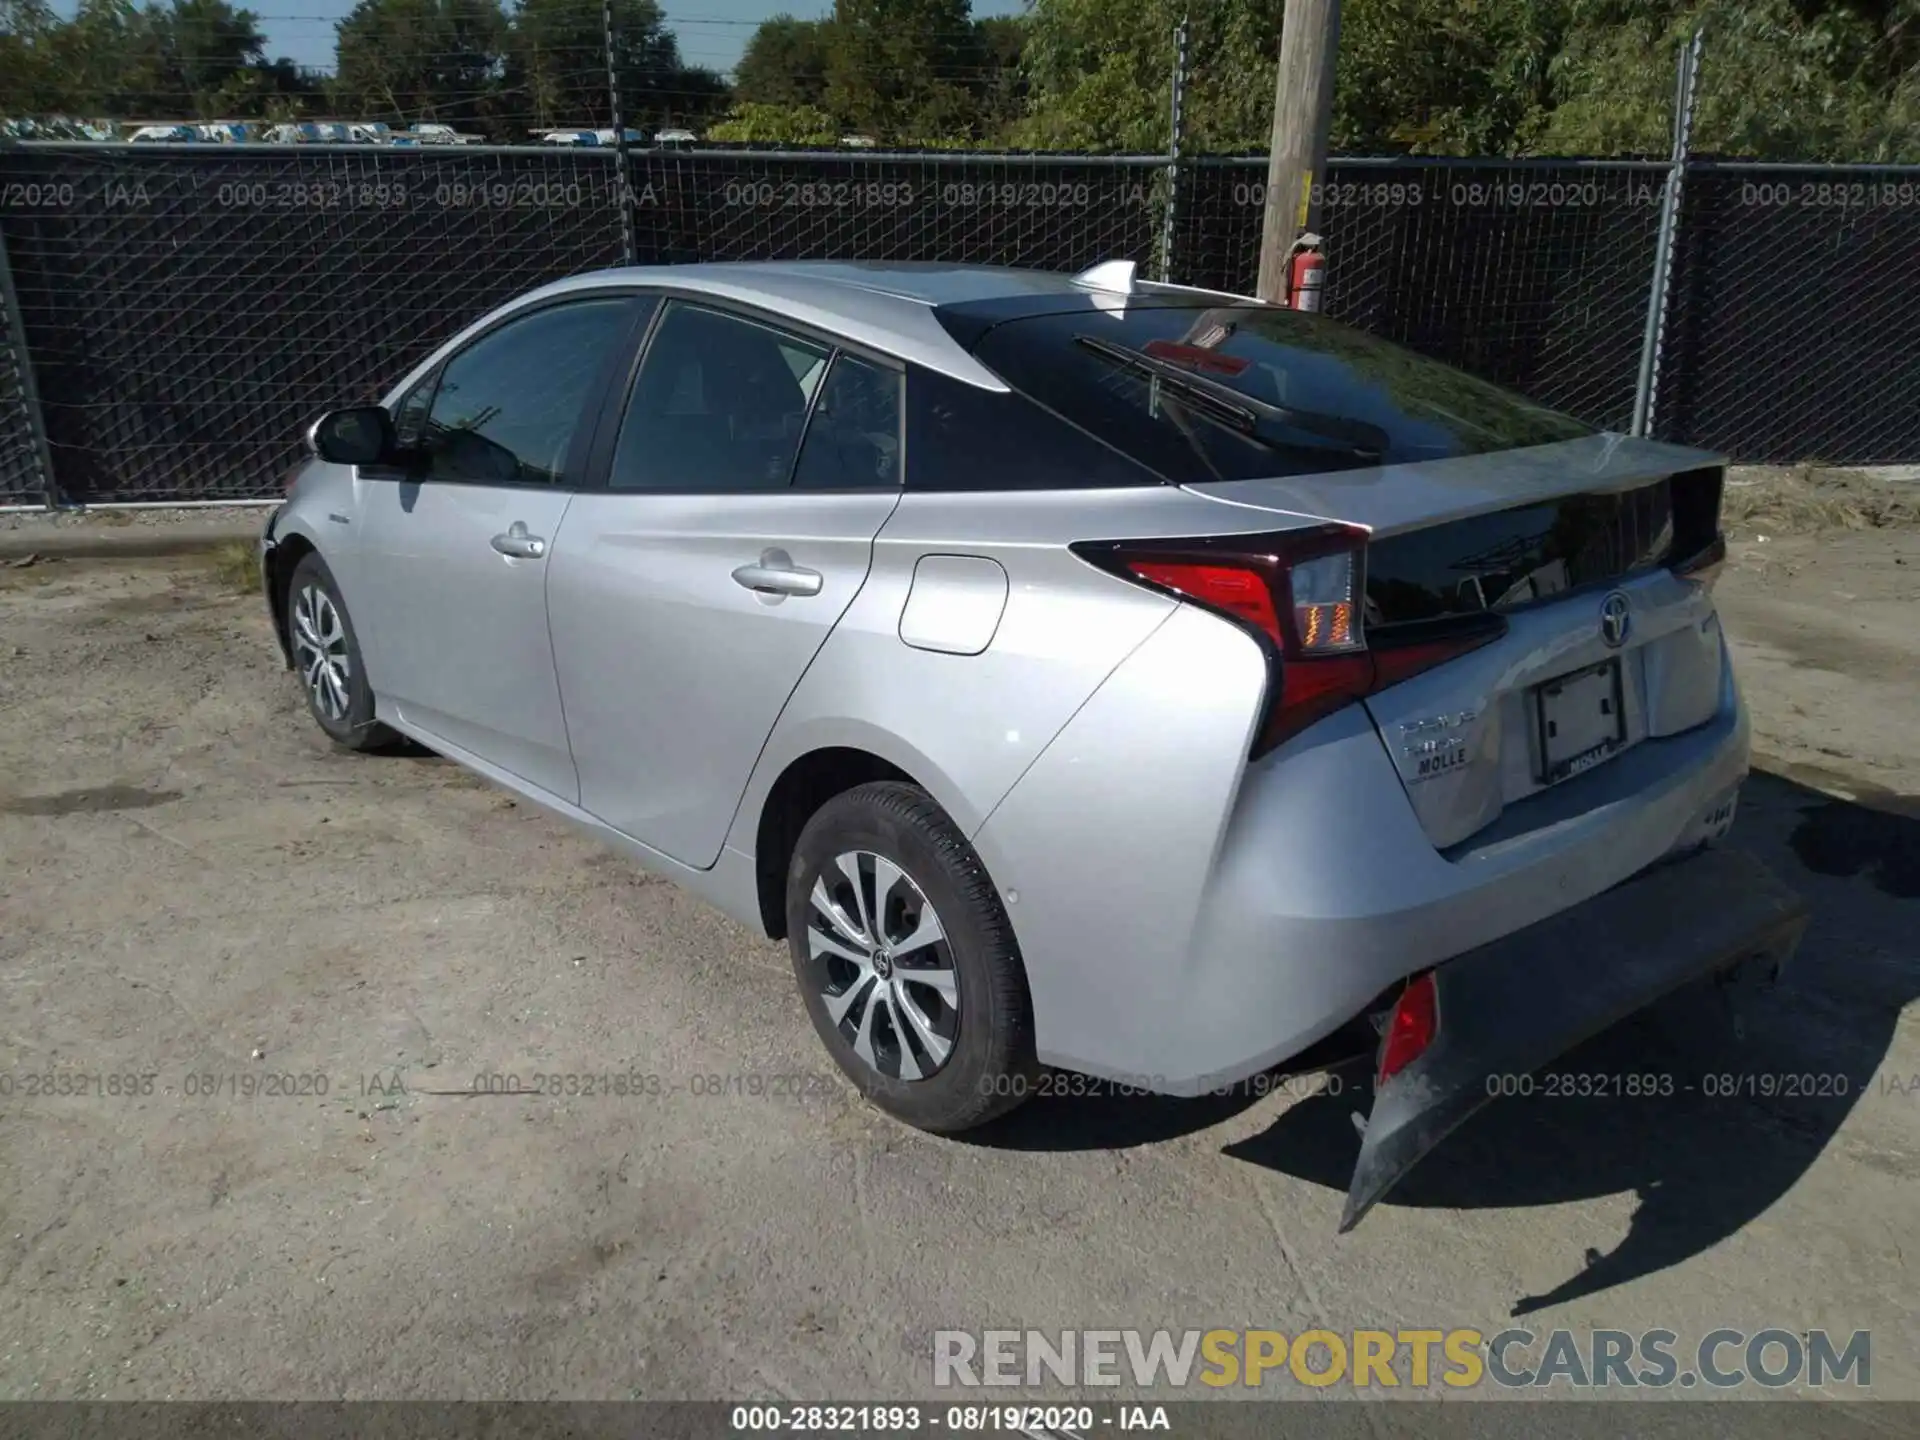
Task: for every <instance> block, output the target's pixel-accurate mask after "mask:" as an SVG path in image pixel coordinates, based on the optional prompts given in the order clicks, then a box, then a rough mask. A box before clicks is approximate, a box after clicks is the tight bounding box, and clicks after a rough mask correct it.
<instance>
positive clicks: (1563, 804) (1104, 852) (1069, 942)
mask: <svg viewBox="0 0 1920 1440" xmlns="http://www.w3.org/2000/svg"><path fill="white" fill-rule="evenodd" d="M1236 646H1244V650H1245V653H1244V654H1242V653H1241V652H1240V651H1239V650H1237V649H1236V648H1235V647H1236ZM1263 683H1264V665H1263V662H1262V661H1261V658H1260V657H1259V655H1258V654H1257V652H1256V651H1255V649H1254V646H1253V644H1252V642H1251V641H1249V640H1246V639H1245V638H1244V637H1243V636H1241V635H1239V633H1238V632H1237V631H1236V630H1235V628H1234V627H1232V626H1229V625H1226V624H1224V623H1221V622H1218V621H1216V620H1214V619H1212V618H1211V617H1208V616H1204V615H1201V614H1200V613H1199V612H1198V611H1197V610H1191V609H1189V610H1183V611H1182V612H1179V613H1176V614H1175V615H1174V616H1173V617H1172V618H1171V619H1170V620H1169V621H1168V622H1167V624H1166V625H1165V626H1164V627H1162V629H1161V630H1160V631H1158V632H1156V634H1155V635H1154V636H1153V637H1152V638H1151V639H1150V640H1148V641H1147V642H1146V643H1145V644H1143V645H1142V646H1141V647H1140V649H1139V650H1137V651H1136V652H1135V653H1134V654H1133V656H1132V657H1130V658H1129V660H1128V661H1127V663H1126V664H1125V665H1123V666H1121V667H1120V669H1119V670H1118V671H1117V672H1116V673H1115V675H1114V676H1113V677H1112V679H1110V680H1109V682H1108V684H1107V685H1106V686H1104V687H1103V688H1102V689H1101V691H1100V692H1098V693H1097V694H1096V695H1095V696H1094V697H1093V698H1092V699H1091V700H1090V701H1089V702H1088V703H1087V704H1086V705H1085V706H1084V707H1083V708H1082V709H1081V711H1080V712H1079V713H1078V714H1077V715H1076V716H1075V717H1074V718H1073V720H1072V721H1071V722H1070V723H1069V724H1068V726H1067V727H1066V728H1065V730H1063V731H1062V732H1061V734H1060V736H1059V737H1057V738H1056V740H1055V741H1054V743H1053V744H1052V745H1050V746H1049V747H1048V749H1047V751H1046V753H1045V754H1043V755H1042V756H1041V758H1040V759H1039V760H1038V761H1036V762H1035V763H1034V765H1033V766H1032V767H1031V769H1030V770H1029V771H1028V772H1027V773H1026V774H1025V775H1024V776H1023V777H1022V778H1021V780H1020V781H1019V783H1018V784H1017V785H1016V786H1015V787H1014V789H1013V790H1012V792H1011V793H1010V794H1009V795H1008V796H1007V798H1006V799H1005V800H1004V801H1003V802H1002V803H1001V805H1000V807H999V808H998V809H996V810H995V811H994V813H993V814H992V815H991V816H989V818H988V819H987V821H986V822H985V824H984V825H982V826H981V827H980V829H979V830H978V831H977V832H976V833H975V835H974V836H973V840H974V844H975V847H976V848H977V849H978V850H979V851H980V854H981V857H982V859H983V860H984V861H985V862H986V865H987V868H988V870H989V872H990V873H991V874H992V875H993V876H994V880H995V883H996V885H997V886H998V887H999V888H1000V889H1001V891H1002V893H1003V895H1006V896H1007V897H1008V911H1007V913H1008V916H1009V918H1010V919H1011V921H1012V923H1013V927H1014V931H1015V933H1016V935H1017V937H1018V939H1019V943H1020V947H1021V953H1022V956H1023V958H1024V960H1025V962H1026V968H1027V976H1028V985H1029V990H1030V993H1031V995H1032V997H1033V1007H1034V1022H1035V1039H1036V1048H1037V1050H1038V1053H1039V1056H1040V1058H1041V1059H1042V1060H1043V1061H1045V1062H1046V1063H1048V1064H1052V1065H1056V1066H1059V1067H1061V1068H1063V1069H1069V1070H1076V1071H1082V1072H1085V1073H1088V1074H1092V1075H1096V1076H1102V1077H1106V1078H1109V1079H1113V1080H1116V1081H1120V1082H1122V1083H1125V1084H1128V1085H1133V1086H1138V1087H1141V1088H1145V1089H1150V1090H1154V1091H1158V1092H1161V1093H1166V1094H1175V1095H1192V1094H1201V1093H1205V1092H1207V1091H1210V1090H1214V1089H1218V1088H1221V1087H1223V1086H1226V1085H1230V1084H1232V1083H1234V1082H1237V1081H1239V1080H1242V1079H1244V1078H1246V1077H1247V1076H1250V1075H1252V1074H1255V1073H1257V1072H1259V1071H1261V1070H1264V1069H1266V1068H1268V1067H1270V1066H1272V1065H1275V1064H1278V1063H1280V1062H1282V1061H1284V1060H1287V1059H1289V1058H1291V1057H1293V1056H1295V1055H1297V1054H1299V1053H1300V1052H1302V1051H1303V1050H1305V1049H1306V1048H1307V1047H1308V1046H1310V1045H1312V1044H1314V1043H1315V1042H1316V1041H1318V1040H1321V1039H1323V1038H1324V1037H1326V1036H1328V1035H1330V1034H1332V1033H1333V1032H1334V1031H1336V1030H1338V1029H1339V1028H1341V1027H1342V1026H1343V1025H1345V1024H1346V1023H1348V1022H1349V1021H1351V1020H1352V1019H1354V1018H1355V1017H1356V1016H1358V1015H1360V1014H1362V1013H1363V1012H1364V1011H1366V1010H1367V1009H1368V1008H1369V1007H1371V1006H1372V1005H1374V1004H1375V1003H1376V1002H1377V1001H1378V1000H1379V997H1381V996H1382V995H1383V994H1387V993H1390V992H1391V991H1392V989H1393V987H1395V986H1396V985H1397V984H1399V983H1400V982H1401V981H1404V980H1405V979H1406V978H1407V977H1408V976H1410V975H1413V974H1415V973H1416V972H1418V971H1421V970H1426V969H1430V968H1432V967H1434V966H1437V965H1441V964H1444V963H1445V962H1448V961H1450V960H1453V959H1455V958H1456V957H1459V956H1463V955H1466V954H1468V953H1470V952H1474V951H1477V950H1478V949H1480V948H1481V947H1483V946H1486V945H1489V944H1493V943H1495V942H1498V941H1501V940H1502V939H1503V938H1506V937H1511V936H1514V935H1516V934H1519V933H1522V932H1525V931H1526V930H1527V929H1528V928H1529V927H1531V926H1535V925H1538V924H1541V923H1543V922H1547V921H1549V920H1550V919H1551V918H1552V917H1554V916H1556V915H1558V914H1560V913H1562V912H1565V911H1567V910H1569V909H1570V908H1575V907H1579V906H1582V905H1583V904H1585V903H1586V902H1588V901H1590V900H1592V899H1593V898H1594V897H1597V896H1602V895H1604V894H1605V893H1606V892H1609V891H1612V890H1613V889H1614V888H1615V887H1617V886H1620V885H1621V884H1623V883H1624V882H1627V881H1629V880H1632V879H1633V878H1634V877H1636V876H1637V875H1639V874H1641V873H1642V872H1643V871H1646V870H1647V869H1648V868H1649V867H1650V866H1653V865H1655V864H1656V863H1657V862H1659V861H1661V860H1664V859H1668V858H1670V857H1673V856H1678V855H1684V854H1687V853H1689V852H1690V851H1693V850H1695V849H1697V848H1698V847H1699V846H1700V845H1701V844H1702V843H1703V842H1704V841H1707V840H1711V839H1713V838H1716V837H1717V836H1718V835H1719V834H1721V833H1723V832H1724V831H1725V829H1726V828H1727V825H1728V823H1729V822H1730V819H1731V814H1732V808H1733V805H1734V802H1735V799H1736V797H1737V794H1738V790H1739V786H1740V783H1741V781H1742V780H1743V778H1744V777H1745V775H1746V772H1747V760H1748V722H1747V717H1746V712H1745V710H1744V708H1743V706H1742V705H1741V703H1740V699H1739V696H1738V693H1737V691H1736V689H1735V687H1734V684H1733V679H1732V672H1731V669H1730V668H1724V667H1723V671H1722V678H1721V695H1720V703H1719V706H1718V708H1717V710H1716V713H1715V714H1714V716H1713V718H1712V719H1711V720H1709V721H1708V722H1707V723H1705V724H1703V725H1699V726H1696V727H1694V728H1693V729H1691V730H1688V731H1686V732H1684V733H1682V734H1678V735H1672V736H1665V737H1660V738H1657V739H1652V740H1645V741H1642V742H1641V743H1640V744H1638V745H1636V746H1634V747H1632V748H1631V749H1629V750H1627V751H1625V752H1623V753H1622V754H1620V755H1618V756H1616V757H1614V758H1613V759H1611V760H1609V761H1608V762H1607V763H1606V764H1604V765H1600V766H1596V767H1594V768H1593V769H1592V770H1589V771H1588V772H1586V773H1585V774H1582V775H1580V776H1578V777H1576V778H1574V779H1571V780H1567V781H1564V782H1562V783H1561V784H1560V785H1558V786H1555V787H1554V788H1553V789H1552V790H1551V791H1549V792H1545V793H1544V794H1543V795H1541V796H1540V797H1537V798H1536V799H1533V800H1529V801H1526V802H1523V803H1522V804H1520V805H1516V806H1513V807H1510V809H1509V812H1508V814H1507V815H1506V816H1505V817H1503V822H1502V823H1500V824H1498V825H1496V826H1494V827H1490V828H1489V830H1488V832H1487V833H1486V834H1485V835H1483V836H1478V837H1475V838H1474V839H1472V840H1470V841H1469V842H1467V843H1466V844H1465V845H1463V846H1455V847H1450V848H1448V849H1447V850H1445V851H1442V850H1439V849H1436V848H1435V846H1434V844H1433V843H1432V841H1431V839H1430V838H1429V837H1428V835H1427V834H1426V833H1425V831H1424V830H1423V829H1422V828H1421V825H1420V823H1419V820H1418V817H1417V816H1416V815H1415V814H1414V812H1413V808H1412V806H1411V805H1410V804H1409V802H1408V799H1407V793H1406V788H1405V786H1404V785H1403V783H1402V781H1401V779H1400V776H1399V774H1398V772H1397V771H1396V770H1395V769H1394V767H1393V765H1392V763H1391V761H1390V760H1389V758H1388V756H1387V753H1386V750H1385V747H1384V746H1383V745H1382V743H1381V740H1380V736H1379V734H1378V733H1377V731H1376V730H1375V728H1374V726H1373V723H1372V722H1371V720H1370V719H1369V718H1368V715H1367V712H1366V711H1365V709H1364V708H1363V707H1360V706H1352V707H1349V708H1347V709H1345V710H1342V711H1340V712H1338V713H1336V714H1334V715H1331V716H1329V717H1328V718H1327V719H1325V720H1323V721H1321V722H1320V723H1319V724H1318V725H1316V726H1314V727H1313V728H1312V729H1310V730H1308V731H1306V732H1304V733H1303V734H1301V735H1299V736H1297V737H1295V739H1293V740H1292V741H1289V742H1288V743H1287V744H1286V745H1285V746H1283V747H1281V749H1279V750H1278V751H1276V752H1274V753H1273V754H1272V755H1269V756H1266V757H1263V758H1262V759H1261V760H1259V761H1256V762H1253V763H1251V764H1249V763H1247V761H1246V759H1245V756H1246V747H1247V745H1248V743H1249V739H1250V736H1249V733H1248V732H1249V728H1250V725H1251V723H1252V717H1253V716H1254V715H1255V714H1257V711H1258V705H1259V696H1260V693H1261V687H1262V685H1263ZM1169 696H1176V697H1181V699H1180V703H1178V704H1170V703H1169V702H1168V701H1167V699H1166V697H1169ZM1582 954H1583V955H1585V957H1586V963H1587V964H1589V965H1592V966H1594V967H1597V968H1600V969H1605V968H1606V967H1608V966H1610V965H1614V964H1618V963H1624V962H1622V961H1621V959H1620V957H1614V956H1610V955H1608V954H1604V953H1599V952H1595V951H1593V950H1590V949H1589V950H1583V951H1582Z"/></svg>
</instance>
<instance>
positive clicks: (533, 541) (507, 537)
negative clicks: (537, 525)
mask: <svg viewBox="0 0 1920 1440" xmlns="http://www.w3.org/2000/svg"><path fill="white" fill-rule="evenodd" d="M493 548H494V549H496V550H498V551H499V552H500V553H501V554H502V555H506V556H510V557H511V558H513V559H515V560H540V559H544V558H545V557H546V553H547V538H546V536H544V535H529V534H528V533H527V522H526V521H524V520H516V521H514V522H513V524H511V525H509V526H508V527H507V533H506V534H504V535H496V536H494V537H493Z"/></svg>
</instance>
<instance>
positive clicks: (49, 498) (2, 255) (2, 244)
mask: <svg viewBox="0 0 1920 1440" xmlns="http://www.w3.org/2000/svg"><path fill="white" fill-rule="evenodd" d="M0 316H4V318H5V322H6V330H7V347H8V349H10V350H11V351H12V352H13V356H12V358H13V369H14V373H15V374H16V375H18V376H19V377H20V382H19V383H20V406H21V408H22V409H23V410H25V411H26V414H27V435H28V438H29V439H30V440H31V442H32V445H33V468H34V469H35V470H36V471H37V472H38V473H39V480H40V493H41V494H42V495H44V496H45V497H46V504H47V509H49V510H57V509H59V508H60V485H59V482H58V481H57V480H55V479H54V478H53V449H52V447H51V446H49V445H48V444H47V425H46V417H45V416H44V415H42V414H41V412H40V388H39V386H38V385H36V384H35V383H34V379H33V353H32V351H31V350H29V349H28V348H27V327H26V322H25V321H24V320H23V319H22V318H21V315H20V293H19V291H17V290H15V289H14V288H13V266H12V265H11V264H10V263H8V260H7V237H6V235H5V234H4V233H0Z"/></svg>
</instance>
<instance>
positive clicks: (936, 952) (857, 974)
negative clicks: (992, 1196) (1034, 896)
mask: <svg viewBox="0 0 1920 1440" xmlns="http://www.w3.org/2000/svg"><path fill="white" fill-rule="evenodd" d="M849 857H851V864H849ZM896 872H897V873H896ZM856 881H857V883H858V888H856ZM816 897H818V898H816ZM786 900H787V905H786V910H787V945H788V949H789V951H790V952H791V954H792V957H793V968H794V975H795V978H796V979H797V980H798V982H799V986H800V994H801V998H802V999H803V1001H804V1002H805V1004H806V1007H807V1013H808V1015H809V1016H811V1017H812V1020H813V1024H814V1028H815V1030H817V1031H818V1032H819V1034H820V1040H821V1043H822V1044H824V1045H825V1046H826V1047H827V1051H828V1053H829V1054H831V1055H832V1056H833V1059H834V1062H835V1063H836V1064H837V1065H838V1066H839V1067H840V1069H841V1071H842V1072H843V1073H844V1074H845V1075H846V1076H847V1078H848V1079H850V1080H851V1081H853V1083H854V1085H855V1086H856V1087H858V1088H859V1089H860V1091H861V1092H862V1093H863V1094H865V1095H866V1096H867V1098H868V1099H869V1100H871V1101H872V1102H873V1103H874V1104H875V1105H877V1106H879V1108H880V1109H882V1110H884V1111H886V1112H887V1113H888V1114H889V1115H892V1116H894V1117H895V1118H897V1119H900V1120H904V1121H906V1122H907V1124H909V1125H912V1126H915V1127H916V1128H918V1129H921V1130H929V1131H933V1132H935V1133H955V1132H958V1131H962V1130H970V1129H972V1128H974V1127H975V1126H977V1125H983V1124H985V1123H986V1122H987V1121H989V1120H992V1119H994V1118H995V1117H997V1116H999V1115H1003V1114H1005V1113H1006V1112H1007V1111H1009V1110H1011V1109H1013V1108H1014V1107H1015V1106H1017V1105H1018V1104H1020V1102H1021V1101H1022V1100H1024V1099H1026V1098H1027V1095H1028V1094H1029V1093H1030V1092H1031V1091H1032V1089H1033V1088H1034V1085H1033V1082H1034V1079H1035V1077H1036V1076H1037V1075H1038V1074H1039V1068H1040V1067H1039V1064H1038V1062H1037V1061H1036V1059H1035V1057H1034V1040H1033V1004H1032V1000H1031V998H1030V997H1029V995H1028V991H1027V976H1026V968H1025V966H1024V965H1023V964H1022V963H1021V960H1020V951H1019V947H1018V945H1016V944H1015V942H1014V936H1013V926H1012V925H1011V923H1009V921H1008V919H1007V915H1006V911H1005V910H1004V909H1003V908H1002V907H1001V904H1000V897H999V895H998V894H997V893H996V892H995V890H994V886H993V881H992V880H991V879H990V878H989V877H988V875H987V872H986V867H985V866H984V865H982V864H981V863H980V857H979V856H978V855H977V854H976V853H975V852H974V849H973V847H972V846H971V845H969V844H968V843H967V839H966V837H965V836H964V835H962V834H961V833H960V830H959V828H958V827H957V826H956V825H955V824H954V823H953V821H952V820H951V819H949V818H948V817H947V814H946V812H945V811H943V810H942V809H941V808H940V807H939V806H938V805H937V804H935V803H934V801H933V799H932V797H931V796H929V795H928V794H927V793H926V792H925V791H924V790H921V789H919V788H917V787H915V786H912V785H906V784H901V783H897V782H893V781H877V782H874V783H872V784H867V785H860V786H857V787H855V788H854V789H852V790H848V791H846V792H844V793H842V794H840V795H837V796H835V797H834V798H833V799H831V800H829V801H828V802H827V803H826V804H824V805H822V806H821V807H820V809H819V810H818V811H816V812H815V813H814V815H813V817H812V818H811V819H810V820H808V822H807V824H806V827H805V828H804V829H803V830H802V831H801V832H800V840H799V843H798V844H797V845H796V846H795V847H794V852H793V858H792V860H791V862H790V863H789V865H788V869H787V896H786ZM823 902H824V903H823ZM876 909H877V910H879V911H880V915H879V920H878V924H877V925H876V924H875V923H874V920H873V918H872V912H873V911H874V910H876ZM929 916H931V927H930V928H929V925H928V919H929ZM876 930H877V932H878V933H877V935H876V934H875V931H876ZM936 932H937V938H931V939H929V938H928V937H930V936H934V935H935V934H936ZM915 942H921V943H918V944H916V943H915ZM949 977H950V978H949ZM943 1047H944V1048H943Z"/></svg>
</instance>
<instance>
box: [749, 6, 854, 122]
mask: <svg viewBox="0 0 1920 1440" xmlns="http://www.w3.org/2000/svg"><path fill="white" fill-rule="evenodd" d="M827 26H828V22H827V21H824V20H796V19H794V18H793V17H792V16H791V15H776V16H774V17H773V18H772V19H771V20H767V21H763V22H762V23H761V25H760V27H759V28H758V29H757V30H755V31H754V32H753V38H752V39H750V40H748V41H747V48H746V52H745V53H744V54H743V55H741V57H740V63H739V64H738V65H737V66H735V67H734V71H733V91H734V95H735V96H736V97H737V98H738V100H739V101H740V103H741V104H742V105H765V106H782V105H811V106H816V107H817V106H819V105H820V104H822V102H823V101H824V100H825V99H826V94H827V58H828V54H829V52H830V49H831V43H832V42H831V38H830V36H829V35H828V30H827Z"/></svg>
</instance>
